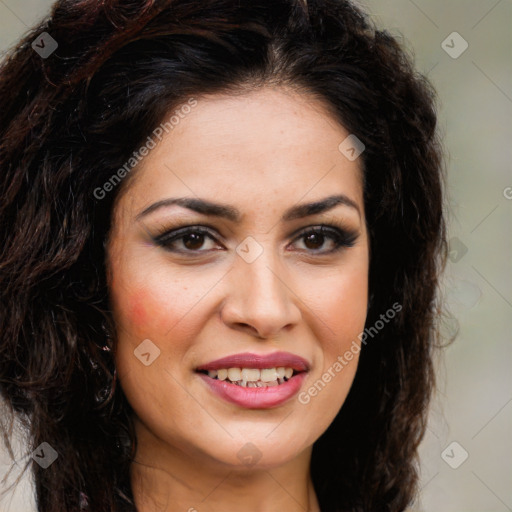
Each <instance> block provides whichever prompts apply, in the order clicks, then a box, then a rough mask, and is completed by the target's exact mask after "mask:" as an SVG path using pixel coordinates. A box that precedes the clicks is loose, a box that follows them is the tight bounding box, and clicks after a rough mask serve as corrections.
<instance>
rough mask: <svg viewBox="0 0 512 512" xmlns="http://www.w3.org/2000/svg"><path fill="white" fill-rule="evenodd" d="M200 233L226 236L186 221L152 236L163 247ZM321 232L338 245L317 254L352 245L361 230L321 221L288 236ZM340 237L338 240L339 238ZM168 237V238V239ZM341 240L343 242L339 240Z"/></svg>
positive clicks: (219, 236)
mask: <svg viewBox="0 0 512 512" xmlns="http://www.w3.org/2000/svg"><path fill="white" fill-rule="evenodd" d="M190 232H195V233H200V234H203V235H205V236H207V237H209V238H210V239H211V240H212V241H214V242H216V243H218V242H219V241H218V238H221V239H223V240H225V239H224V237H223V236H222V235H221V234H220V233H218V230H217V229H216V228H214V227H212V226H210V225H207V224H190V223H186V224H183V225H178V226H175V227H168V228H165V229H162V230H161V232H160V233H159V234H157V235H153V236H152V237H151V238H152V239H153V241H154V243H156V244H157V245H160V246H162V247H164V248H165V247H166V246H165V242H166V241H167V242H168V241H173V240H179V239H181V237H182V236H184V235H186V234H188V233H190ZM315 232H317V233H321V234H323V235H327V236H328V237H329V238H330V239H331V240H333V241H334V242H335V244H336V247H335V248H334V249H332V250H330V251H318V252H316V254H318V255H319V256H320V255H327V254H331V253H333V252H337V251H338V250H341V249H342V248H343V247H352V246H353V245H354V243H355V241H356V240H357V239H358V238H359V236H360V232H359V230H358V229H354V228H352V227H348V226H345V225H343V223H340V222H337V221H331V222H330V223H325V222H324V223H320V224H310V225H309V226H305V227H302V228H300V229H297V230H295V231H294V232H293V233H291V234H290V235H288V238H291V239H292V240H291V243H293V242H295V241H296V240H297V239H300V238H301V237H303V236H304V235H306V234H308V233H315ZM337 238H338V240H337ZM166 239H167V240H166ZM339 240H341V242H339ZM169 251H170V252H175V253H187V254H189V255H191V256H192V255H200V254H201V253H211V252H212V250H199V249H198V250H195V251H194V250H188V251H184V250H171V249H169ZM310 252H311V253H312V254H315V251H314V250H311V251H310Z"/></svg>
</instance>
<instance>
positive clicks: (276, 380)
mask: <svg viewBox="0 0 512 512" xmlns="http://www.w3.org/2000/svg"><path fill="white" fill-rule="evenodd" d="M292 376H293V368H287V367H285V366H279V367H277V368H263V369H261V370H260V369H258V368H221V369H220V370H208V377H210V378H211V379H215V378H217V379H219V380H226V379H227V380H229V381H230V382H232V383H235V384H238V385H239V386H242V387H244V388H245V387H247V388H254V387H267V386H278V385H279V384H284V383H285V382H286V381H287V380H288V379H291V377H292Z"/></svg>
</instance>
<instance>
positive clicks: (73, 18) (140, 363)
mask: <svg viewBox="0 0 512 512" xmlns="http://www.w3.org/2000/svg"><path fill="white" fill-rule="evenodd" d="M0 91H1V95H0V98H1V100H0V101H1V107H2V108H1V109H0V111H1V112H2V113H1V118H0V119H1V122H0V126H1V150H0V162H1V167H0V168H1V189H0V190H1V199H2V200H1V201H0V212H1V213H0V215H1V217H0V218H1V226H2V229H1V236H2V240H1V242H2V243H1V247H2V255H1V260H0V261H1V267H0V269H1V271H0V279H1V283H0V285H1V286H0V290H2V291H1V294H2V295H1V301H2V316H1V333H2V338H1V344H0V347H1V355H2V357H1V366H0V383H1V390H2V395H3V398H4V400H5V401H6V403H7V406H9V408H10V410H11V412H12V413H15V414H17V415H18V416H19V417H20V418H21V419H23V420H24V424H25V425H26V427H27V429H28V431H29V434H30V440H31V446H30V447H29V453H30V454H31V458H30V459H29V464H30V466H31V468H32V470H33V472H34V478H35V490H36V498H37V506H38V510H39V511H40V512H46V511H52V512H55V511H72V510H73V511H74V510H91V511H117V510H123V511H124V510H132V511H134V510H138V511H139V512H151V511H156V510H168V511H178V510H189V511H193V510H197V511H200V512H201V511H206V510H232V509H234V508H236V509H244V510H248V511H251V510H265V511H266V512H271V511H273V510H287V511H295V510H308V511H319V510H322V511H360V512H362V511H365V512H368V511H401V510H404V509H405V508H406V507H407V506H408V505H409V504H410V503H411V502H412V500H413V499H414V497H415V493H416V491H417V489H416V486H417V471H416V459H415V457H416V451H417V447H418V444H419V443H420V441H421V439H422V436H423V433H424V430H425V422H426V414H427V405H428V400H429V397H430V394H431V391H432V387H433V383H434V376H433V369H432V355H433V354H432V351H433V348H434V346H435V342H436V339H437V334H436V329H435V323H434V321H435V318H436V310H437V306H436V290H437V285H438V279H439V274H440V272H441V270H442V268H443V265H444V260H445V245H446V244H445V232H444V219H443V212H442V202H443V196H442V179H443V176H442V164H441V150H440V145H439V142H438V138H437V133H436V114H435V108H434V92H433V90H432V88H431V86H430V85H429V84H428V82H427V81H426V80H425V79H424V78H423V77H422V76H420V75H418V74H417V73H416V72H415V71H414V69H413V67H412V64H411V62H410V59H409V58H408V57H407V55H406V53H405V52H404V50H403V49H401V47H400V46H399V45H398V43H397V42H396V40H395V39H393V38H392V37H391V36H390V35H389V34H387V33H386V32H384V31H379V30H376V29H374V28H373V27H372V25H371V24H370V22H369V21H368V19H367V17H366V16H365V15H364V14H363V13H362V12H361V11H360V10H359V9H358V8H356V7H355V6H354V5H352V4H351V3H349V2H347V1H341V0H337V1H334V0H317V1H308V2H307V5H306V4H305V3H303V2H300V1H298V0H282V1H281V0H280V1H275V0H273V1H264V0H261V1H250V2H249V1H243V0H242V1H240V0H239V1H236V2H231V1H227V0H208V1H204V2H188V1H182V0H176V1H161V2H157V1H152V0H147V1H142V0H141V1H133V2H120V1H116V0H106V1H104V2H96V1H92V0H83V1H80V2H76V1H70V0H66V1H64V0H61V1H58V2H56V4H55V5H54V8H53V11H52V14H51V16H50V17H49V18H48V19H46V20H45V21H44V22H43V23H42V24H40V25H39V26H38V27H36V28H35V29H34V30H32V31H31V32H30V34H29V35H28V36H27V37H26V38H25V39H23V41H21V42H20V44H19V45H18V46H17V48H15V49H14V50H13V51H12V52H11V54H10V55H9V56H8V57H7V58H6V60H5V61H4V64H3V66H2V70H1V78H0ZM8 434H9V432H7V433H6V435H8Z"/></svg>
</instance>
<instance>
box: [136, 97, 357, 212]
mask: <svg viewBox="0 0 512 512" xmlns="http://www.w3.org/2000/svg"><path fill="white" fill-rule="evenodd" d="M349 135H350V134H349V133H348V132H347V130H346V129H345V128H344V127H343V126H342V125H341V124H339V123H338V122H337V121H336V120H335V119H334V118H333V117H332V115H330V114H329V112H328V110H327V109H326V108H325V106H324V105H323V104H322V103H321V102H320V101H318V100H317V99H315V98H313V97H312V96H309V95H305V94H299V93H297V92H294V91H290V90H286V89H282V88H275V89H271V88H262V89H259V90H256V91H252V92H250V93H246V94H243V95H236V96H227V95H215V96H204V97H198V98H197V104H196V106H195V107H194V108H193V109H190V110H189V111H188V113H187V114H184V115H182V116H180V119H179V122H178V123H177V124H175V125H174V126H173V128H172V130H170V131H169V133H166V134H165V135H164V136H163V137H162V139H161V140H160V141H157V144H156V146H155V147H154V149H152V150H151V152H150V153H149V154H148V155H147V156H146V157H145V158H144V159H143V161H142V162H141V164H140V165H139V166H138V169H137V176H136V179H135V180H134V181H133V184H132V185H130V187H129V188H130V189H132V190H129V191H128V192H129V194H130V195H131V201H130V203H131V205H132V207H133V209H138V210H141V209H144V207H145V206H147V205H148V204H150V203H151V202H154V201H158V200H162V199H163V198H165V197H166V196H168V197H177V196H189V197H194V196H198V197H199V196H200V197H202V198H205V199H210V200H215V201H217V202H225V203H230V204H236V205H237V207H238V209H239V210H246V209H251V208H255V207H258V205H262V206H264V207H268V206H269V205H271V206H270V207H271V208H278V207H279V205H280V204H283V205H284V204H285V203H286V204H287V205H288V206H289V203H290V202H298V201H300V200H301V199H304V201H306V200H307V202H311V201H314V200H317V199H319V198H323V197H325V196H327V195H332V194H335V193H342V194H345V195H347V196H349V197H350V198H351V199H353V200H354V202H357V203H359V205H360V207H361V209H363V204H362V179H361V168H360V160H359V159H356V160H354V161H351V160H349V159H348V158H347V157H346V156H345V155H344V154H343V153H342V152H341V151H340V149H339V146H340V144H341V143H342V142H343V141H344V140H345V139H346V138H347V137H348V136H349ZM274 205H275V207H274Z"/></svg>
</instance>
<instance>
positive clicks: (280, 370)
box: [276, 366, 293, 379]
mask: <svg viewBox="0 0 512 512" xmlns="http://www.w3.org/2000/svg"><path fill="white" fill-rule="evenodd" d="M290 370H291V368H290ZM276 373H277V378H278V379H282V378H284V376H285V375H286V368H284V366H280V367H279V368H277V372H276ZM292 373H293V370H292Z"/></svg>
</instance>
